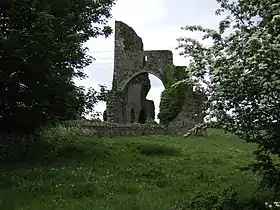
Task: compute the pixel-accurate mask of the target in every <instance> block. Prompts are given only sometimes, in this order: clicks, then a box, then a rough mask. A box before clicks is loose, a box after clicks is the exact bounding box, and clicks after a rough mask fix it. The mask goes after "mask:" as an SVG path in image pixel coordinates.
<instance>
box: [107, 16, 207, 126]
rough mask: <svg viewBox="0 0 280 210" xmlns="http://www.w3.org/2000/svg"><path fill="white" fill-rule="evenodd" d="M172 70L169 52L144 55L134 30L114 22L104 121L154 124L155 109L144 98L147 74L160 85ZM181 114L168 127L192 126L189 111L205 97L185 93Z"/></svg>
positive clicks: (146, 89)
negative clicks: (109, 78) (111, 72)
mask: <svg viewBox="0 0 280 210" xmlns="http://www.w3.org/2000/svg"><path fill="white" fill-rule="evenodd" d="M173 67H175V65H174V64H173V53H172V51H170V50H149V51H145V50H144V47H143V42H142V39H141V38H140V37H139V36H138V35H137V34H136V32H135V31H134V30H133V28H131V27H129V26H128V25H126V24H125V23H123V22H121V21H116V22H115V49H114V75H113V84H112V90H111V91H110V95H109V97H108V99H107V103H106V110H105V112H104V115H106V116H104V118H105V120H106V121H108V122H111V123H121V124H125V123H135V122H136V123H141V124H144V123H146V122H147V121H154V119H155V105H154V102H153V101H152V100H147V99H146V96H147V94H148V92H149V90H150V88H151V84H150V80H149V77H148V74H149V73H151V74H153V75H155V76H157V77H158V78H159V79H160V80H161V81H162V83H163V85H164V86H165V85H166V81H164V72H165V71H167V70H168V69H170V68H173ZM186 96H187V97H186V101H185V104H184V106H183V107H182V111H181V112H180V113H179V114H178V116H177V117H176V118H175V119H174V120H172V121H171V122H170V127H174V128H175V127H176V128H187V127H188V128H189V127H190V126H192V123H191V121H192V120H191V115H190V113H193V112H192V110H191V109H193V108H196V109H197V107H199V106H200V105H201V104H202V102H201V101H203V100H204V98H205V97H203V96H201V95H198V94H195V92H194V91H193V90H192V88H191V90H190V91H188V93H186Z"/></svg>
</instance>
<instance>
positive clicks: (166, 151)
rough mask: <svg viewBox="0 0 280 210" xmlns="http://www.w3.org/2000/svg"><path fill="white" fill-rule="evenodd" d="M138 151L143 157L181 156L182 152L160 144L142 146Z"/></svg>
mask: <svg viewBox="0 0 280 210" xmlns="http://www.w3.org/2000/svg"><path fill="white" fill-rule="evenodd" d="M137 150H138V151H139V153H140V154H141V155H147V156H180V155H181V151H180V150H178V149H176V148H172V147H167V146H163V145H158V144H142V145H139V146H138V147H137Z"/></svg>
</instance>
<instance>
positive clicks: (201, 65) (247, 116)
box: [179, 0, 280, 187]
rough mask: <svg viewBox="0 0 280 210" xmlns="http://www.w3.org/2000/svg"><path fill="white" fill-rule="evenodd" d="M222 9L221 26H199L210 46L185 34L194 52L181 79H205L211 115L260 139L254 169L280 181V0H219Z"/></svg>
mask: <svg viewBox="0 0 280 210" xmlns="http://www.w3.org/2000/svg"><path fill="white" fill-rule="evenodd" d="M217 2H218V3H219V5H220V9H219V10H217V14H218V15H219V14H228V16H227V17H226V18H225V19H224V20H222V21H221V22H220V24H219V28H218V29H217V30H213V29H207V28H203V27H202V26H187V27H185V28H184V29H185V30H188V31H200V32H202V33H203V34H204V36H203V39H210V40H212V44H211V45H210V46H206V45H205V44H203V43H202V42H201V41H198V40H195V39H192V38H180V39H179V42H180V44H179V48H182V49H183V52H182V54H183V55H185V56H187V57H190V58H191V62H190V65H189V67H188V69H189V70H190V75H189V76H190V78H192V79H188V78H186V79H185V80H182V81H180V82H188V83H194V84H198V83H200V84H201V83H204V88H205V90H206V92H207V94H208V98H209V105H210V109H209V110H208V113H207V114H208V116H209V117H210V118H209V119H217V123H218V125H220V126H222V127H223V128H224V129H225V130H227V131H230V132H233V133H235V134H237V135H238V136H239V137H241V138H242V139H245V140H247V141H248V142H255V143H257V144H258V149H257V151H256V155H257V159H256V162H255V164H253V165H252V166H254V169H255V170H257V171H259V172H262V174H263V178H264V179H263V181H264V183H266V184H268V185H269V186H270V187H279V186H280V181H279V177H280V169H279V165H278V164H277V163H276V162H275V161H274V160H275V159H274V160H273V159H272V158H271V154H274V155H276V156H278V157H279V156H280V121H279V120H280V2H279V0H236V1H230V0H217Z"/></svg>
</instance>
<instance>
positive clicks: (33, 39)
mask: <svg viewBox="0 0 280 210" xmlns="http://www.w3.org/2000/svg"><path fill="white" fill-rule="evenodd" d="M113 5H114V0H99V1H95V0H78V1H69V0H59V1H58V0H50V1H40V0H26V1H12V0H2V1H1V2H0V43H1V44H0V46H1V47H0V132H3V131H5V132H6V131H8V132H18V133H28V132H33V131H34V130H35V129H36V128H38V127H39V126H41V125H42V124H44V123H47V122H50V121H53V120H66V119H75V118H77V117H78V115H80V114H81V113H80V112H81V110H83V107H84V103H85V101H84V99H85V96H84V95H83V92H84V91H83V90H82V89H81V88H79V87H76V86H75V84H74V82H73V79H74V78H77V77H78V78H85V74H84V73H83V69H84V67H86V66H87V65H89V64H90V63H91V62H92V58H91V57H89V56H87V55H86V51H87V48H85V47H84V46H83V43H84V42H86V41H87V40H89V38H91V37H93V38H95V37H97V36H105V37H107V36H109V34H111V32H112V29H111V28H110V27H109V26H108V25H107V20H108V18H110V17H111V14H110V10H111V8H112V6H113Z"/></svg>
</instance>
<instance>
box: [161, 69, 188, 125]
mask: <svg viewBox="0 0 280 210" xmlns="http://www.w3.org/2000/svg"><path fill="white" fill-rule="evenodd" d="M182 78H186V71H185V67H180V66H179V67H174V68H171V69H168V70H167V71H166V72H165V75H164V80H165V82H166V86H165V87H166V88H165V90H164V91H163V92H162V93H161V101H160V105H159V109H160V112H159V114H158V118H159V119H160V123H161V124H163V125H168V124H169V122H170V121H171V120H173V119H174V118H176V117H177V115H178V114H179V113H180V111H181V110H182V107H183V105H184V102H185V97H186V92H187V91H188V85H187V84H180V85H178V86H176V87H172V85H173V84H174V83H175V82H177V81H179V80H181V79H182Z"/></svg>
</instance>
